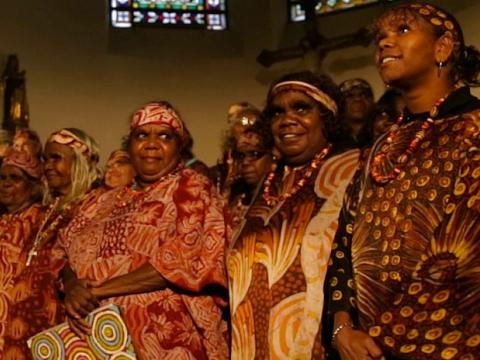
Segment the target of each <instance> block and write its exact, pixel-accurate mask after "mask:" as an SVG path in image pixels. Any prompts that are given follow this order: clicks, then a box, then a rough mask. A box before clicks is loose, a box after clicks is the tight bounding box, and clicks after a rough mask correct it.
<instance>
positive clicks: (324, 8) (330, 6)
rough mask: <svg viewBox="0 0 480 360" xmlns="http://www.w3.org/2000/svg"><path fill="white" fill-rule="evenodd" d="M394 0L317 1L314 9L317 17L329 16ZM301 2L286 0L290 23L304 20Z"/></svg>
mask: <svg viewBox="0 0 480 360" xmlns="http://www.w3.org/2000/svg"><path fill="white" fill-rule="evenodd" d="M391 1H395V0H318V4H317V6H316V7H315V10H316V13H317V14H318V15H325V14H330V13H333V12H337V11H342V10H348V9H352V8H356V7H360V6H366V5H370V4H375V3H387V2H391ZM301 3H302V1H301V0H288V9H289V14H290V21H293V22H298V21H304V20H305V10H304V9H303V6H302V4H301Z"/></svg>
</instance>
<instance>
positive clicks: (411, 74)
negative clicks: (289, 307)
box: [330, 4, 480, 360]
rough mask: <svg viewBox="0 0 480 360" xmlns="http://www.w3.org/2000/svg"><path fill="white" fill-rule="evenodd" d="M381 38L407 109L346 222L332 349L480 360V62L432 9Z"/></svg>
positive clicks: (351, 355)
mask: <svg viewBox="0 0 480 360" xmlns="http://www.w3.org/2000/svg"><path fill="white" fill-rule="evenodd" d="M374 28H375V33H376V44H377V54H376V61H377V67H378V69H379V72H380V75H381V77H382V78H383V80H384V82H385V83H386V84H388V85H391V86H394V87H396V88H397V89H399V90H400V91H401V92H402V96H403V99H404V100H405V103H406V110H405V112H404V114H403V116H402V117H400V118H399V119H398V120H397V123H396V125H394V126H393V127H392V128H391V129H390V131H389V133H388V134H387V135H385V136H383V137H381V138H380V139H379V140H378V141H377V142H376V144H375V145H374V146H373V148H372V150H371V152H370V155H369V157H368V159H367V161H366V167H365V169H364V170H363V171H362V172H361V173H360V174H359V176H358V179H357V180H358V181H357V182H356V183H355V184H356V187H357V188H358V189H360V191H359V192H358V191H356V192H355V191H354V188H353V190H352V191H353V196H352V197H350V198H349V199H348V202H347V207H346V208H345V211H344V212H343V214H344V215H345V217H344V219H343V221H342V222H343V225H341V226H340V231H339V233H338V234H337V236H336V240H337V242H336V246H337V248H336V250H335V252H334V253H333V254H332V260H333V265H332V269H331V281H330V293H331V298H330V301H331V303H332V304H331V306H332V312H333V313H334V326H333V329H334V330H333V340H334V341H335V343H336V346H337V348H338V350H339V352H340V355H341V357H342V359H343V360H345V359H348V360H350V359H373V358H377V357H380V356H381V355H382V353H383V354H384V355H385V356H386V357H387V358H388V359H415V360H422V359H474V358H476V356H477V355H478V354H479V352H480V346H479V344H480V320H479V314H480V290H479V289H480V286H479V284H480V266H479V264H480V255H479V254H480V234H479V231H478V230H479V226H478V223H479V221H480V215H479V212H478V210H479V202H478V199H479V196H478V187H479V186H480V184H479V182H478V171H479V170H478V169H479V166H480V164H479V159H480V151H479V145H480V144H479V140H478V139H479V134H480V131H479V125H480V111H479V109H480V101H479V100H478V99H476V98H474V97H473V96H471V95H470V92H469V88H468V85H469V84H478V83H479V82H478V71H479V69H480V61H479V60H480V56H479V53H478V51H476V50H475V49H473V48H471V47H466V46H465V44H464V40H463V35H462V31H461V28H460V26H459V25H458V23H457V22H456V20H455V19H454V18H453V17H452V15H450V14H448V13H447V12H445V11H443V10H441V9H439V8H437V7H435V6H432V5H424V4H410V5H404V6H401V7H398V8H396V9H393V10H391V11H388V12H387V13H386V14H384V15H383V16H381V17H380V19H379V20H377V22H376V24H375V27H374ZM348 204H349V205H348ZM355 214H356V216H355ZM352 230H353V231H352ZM353 280H354V282H355V287H353ZM353 288H354V289H355V291H354V289H353ZM354 305H356V306H354ZM357 317H358V319H357Z"/></svg>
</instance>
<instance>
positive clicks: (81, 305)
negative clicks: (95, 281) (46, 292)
mask: <svg viewBox="0 0 480 360" xmlns="http://www.w3.org/2000/svg"><path fill="white" fill-rule="evenodd" d="M97 306H98V301H97V298H96V297H95V296H94V295H93V294H92V291H91V289H90V284H89V282H88V280H85V279H83V280H74V281H72V282H70V284H69V286H68V287H66V288H65V310H66V311H67V315H68V318H67V320H68V324H69V325H70V328H71V329H72V330H73V332H74V333H75V334H77V335H78V336H79V337H81V338H84V336H85V335H86V334H89V333H90V326H89V325H88V324H87V322H86V321H85V320H84V317H85V316H87V315H88V314H89V313H90V312H91V311H92V310H94V309H95V308H96V307H97Z"/></svg>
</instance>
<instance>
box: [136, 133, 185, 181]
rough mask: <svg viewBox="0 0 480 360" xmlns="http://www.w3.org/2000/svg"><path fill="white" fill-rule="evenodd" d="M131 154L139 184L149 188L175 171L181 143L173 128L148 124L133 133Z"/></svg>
mask: <svg viewBox="0 0 480 360" xmlns="http://www.w3.org/2000/svg"><path fill="white" fill-rule="evenodd" d="M129 153H130V157H131V159H132V164H133V167H134V168H135V170H136V172H137V181H138V183H139V184H140V185H141V186H147V185H149V184H151V183H154V182H155V181H157V180H158V179H160V178H161V177H162V176H164V175H166V174H168V173H170V172H171V171H172V170H174V169H175V167H176V166H177V164H178V162H179V160H180V142H179V139H178V137H177V135H176V133H175V132H174V130H173V129H172V128H171V127H169V126H166V125H157V124H146V125H143V126H140V127H138V128H136V129H134V130H133V131H132V133H131V135H130V145H129Z"/></svg>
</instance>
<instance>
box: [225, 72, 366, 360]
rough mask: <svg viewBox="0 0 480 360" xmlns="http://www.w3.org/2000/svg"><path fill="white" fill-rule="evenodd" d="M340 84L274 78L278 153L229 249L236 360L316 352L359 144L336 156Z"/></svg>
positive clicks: (307, 76) (302, 76)
mask: <svg viewBox="0 0 480 360" xmlns="http://www.w3.org/2000/svg"><path fill="white" fill-rule="evenodd" d="M337 94H338V90H337V88H336V86H335V85H334V84H333V83H332V82H331V80H330V79H329V78H327V77H321V78H317V77H315V76H314V75H313V74H312V73H309V72H306V73H299V74H292V75H289V76H286V77H284V78H283V79H281V80H280V81H278V82H277V83H275V84H274V85H273V86H272V87H271V89H270V91H269V93H268V98H267V108H266V113H267V116H268V120H269V121H270V123H271V130H272V133H273V137H274V140H275V145H276V147H277V149H278V150H279V152H280V153H281V159H282V161H281V162H280V163H278V164H277V165H274V167H273V168H272V171H271V172H270V173H269V174H268V176H267V177H266V180H265V182H264V186H263V188H262V192H261V193H260V194H261V195H259V196H258V197H257V200H256V201H255V203H254V204H253V205H252V206H251V207H250V209H249V211H248V213H247V214H246V223H245V226H244V227H243V229H242V231H241V233H240V234H239V236H238V238H237V239H236V241H235V243H234V244H233V249H232V250H231V251H230V253H229V255H228V262H227V264H228V276H229V281H230V283H229V287H230V304H231V306H230V307H231V312H232V358H233V359H253V358H258V359H269V358H271V359H275V358H283V359H287V358H288V359H304V358H308V359H309V358H313V359H319V358H322V356H323V349H322V345H321V342H320V328H321V324H320V317H321V314H322V306H323V281H324V276H325V272H326V267H327V261H328V258H329V255H330V248H331V242H332V240H333V232H334V230H335V228H336V224H337V223H336V219H337V216H338V211H339V209H340V205H341V199H342V197H343V192H344V190H345V188H346V186H347V184H348V182H349V181H350V178H351V176H352V175H353V171H354V169H355V167H356V163H357V159H358V152H357V151H355V150H353V151H350V152H346V153H344V154H342V155H335V150H334V149H333V148H332V145H331V144H330V143H329V140H330V139H331V136H333V134H334V132H335V127H336V115H337V112H338V110H337V109H338V105H337V102H336V99H338V95H337Z"/></svg>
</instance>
